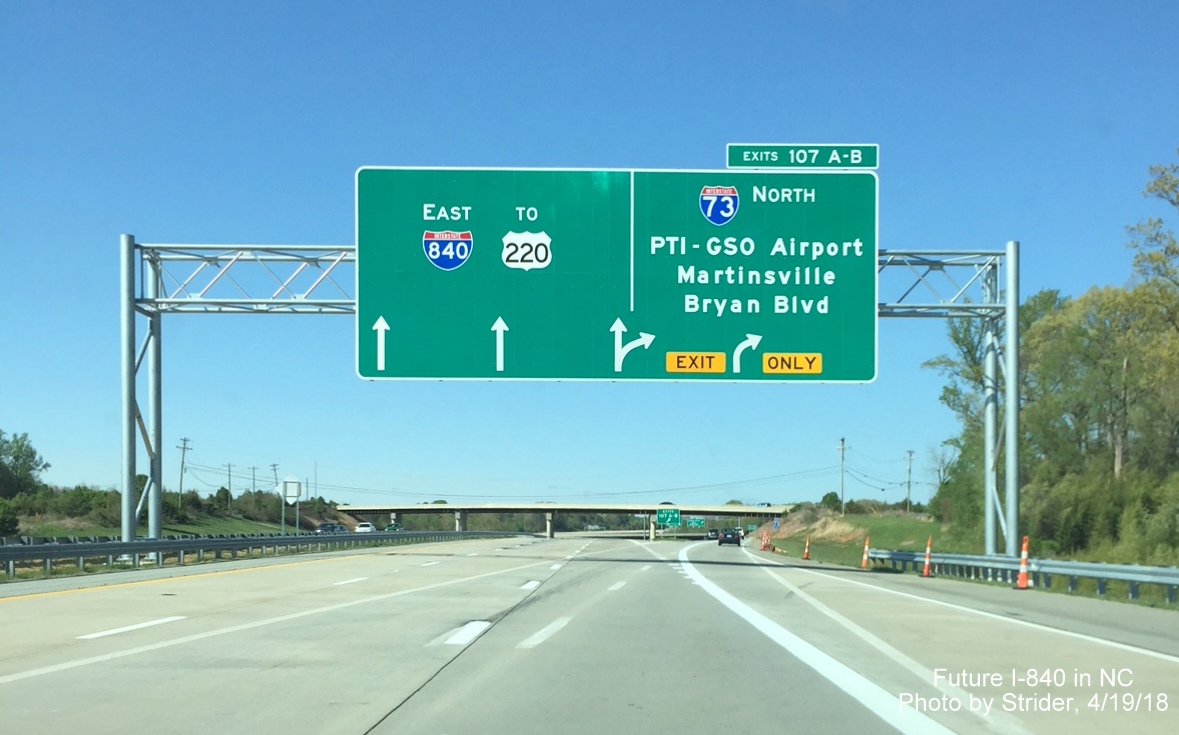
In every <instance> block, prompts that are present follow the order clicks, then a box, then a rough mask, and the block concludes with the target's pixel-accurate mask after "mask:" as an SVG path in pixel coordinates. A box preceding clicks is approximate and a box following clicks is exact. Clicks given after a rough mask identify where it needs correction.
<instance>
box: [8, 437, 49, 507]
mask: <svg viewBox="0 0 1179 735" xmlns="http://www.w3.org/2000/svg"><path fill="white" fill-rule="evenodd" d="M47 469H49V463H48V462H46V461H45V459H44V458H42V457H41V455H40V454H37V450H36V449H34V448H33V444H32V442H30V441H29V435H28V434H14V435H12V436H11V437H8V436H6V435H5V433H4V432H3V431H0V498H11V497H14V496H15V495H16V494H18V493H28V492H33V491H34V490H36V489H37V487H38V486H39V485H40V483H41V479H40V476H41V473H42V472H44V471H45V470H47Z"/></svg>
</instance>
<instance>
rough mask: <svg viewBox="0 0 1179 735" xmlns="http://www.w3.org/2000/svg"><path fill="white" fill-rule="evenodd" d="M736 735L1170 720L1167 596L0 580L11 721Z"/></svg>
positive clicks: (312, 569)
mask: <svg viewBox="0 0 1179 735" xmlns="http://www.w3.org/2000/svg"><path fill="white" fill-rule="evenodd" d="M1172 705H1174V707H1172ZM732 730H736V731H751V732H773V733H779V732H790V733H794V732H798V733H863V734H865V735H868V734H872V733H888V732H894V733H895V732H901V733H931V734H937V733H1069V735H1081V734H1082V733H1111V732H1119V733H1120V732H1135V733H1155V732H1157V733H1173V732H1176V731H1179V614H1177V613H1176V612H1173V611H1168V610H1153V609H1148V608H1142V607H1136V606H1129V605H1119V604H1115V603H1111V602H1106V601H1098V600H1090V599H1083V598H1071V597H1067V596H1063V595H1050V594H1043V593H1037V592H1028V591H1024V592H1019V591H1015V590H1011V589H1006V588H1000V587H989V586H983V585H978V584H971V583H967V582H959V581H953V580H940V579H920V578H917V577H914V576H912V575H908V576H900V575H889V574H878V573H868V572H860V571H859V570H845V569H833V568H830V567H823V566H820V565H814V564H810V563H806V562H800V561H797V560H789V559H784V558H782V557H773V556H771V555H769V554H763V553H760V552H756V551H751V550H750V549H749V548H748V547H746V548H737V547H733V546H724V547H718V546H717V545H716V544H715V543H711V542H708V543H702V542H695V541H692V542H673V541H656V542H638V541H634V540H627V539H610V538H606V539H601V538H599V539H589V538H577V539H556V540H545V539H534V538H519V539H507V540H477V541H463V542H454V543H445V544H433V545H428V546H426V545H423V546H413V547H398V548H391V549H375V550H366V551H363V552H342V553H334V554H322V555H311V556H301V557H287V558H283V559H279V560H274V559H271V560H267V561H265V562H263V563H259V562H258V561H252V562H241V563H221V564H216V565H212V564H211V565H204V566H200V567H196V568H186V569H184V570H144V571H142V572H135V573H126V574H120V575H102V576H100V577H91V578H85V579H72V580H47V581H44V582H26V583H16V584H9V585H3V586H0V731H2V732H4V733H8V732H11V733H60V732H82V733H96V734H97V733H141V732H158V733H194V734H197V733H199V734H200V735H208V733H217V734H218V735H223V734H231V733H243V734H245V733H248V734H250V735H255V734H257V733H271V732H289V733H345V734H347V735H361V734H366V733H376V734H380V735H392V734H393V733H397V734H399V735H400V734H401V733H411V734H412V733H431V734H432V735H444V734H446V733H451V734H453V735H459V734H464V733H480V735H486V734H494V733H513V734H519V735H528V734H531V733H537V734H539V733H544V734H545V735H550V734H551V733H562V734H566V733H569V734H575V733H611V734H612V735H617V734H618V733H669V734H670V733H677V734H679V733H709V734H713V733H716V732H718V731H732Z"/></svg>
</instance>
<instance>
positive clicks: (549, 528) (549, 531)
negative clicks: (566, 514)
mask: <svg viewBox="0 0 1179 735" xmlns="http://www.w3.org/2000/svg"><path fill="white" fill-rule="evenodd" d="M555 515H557V514H556V513H554V512H552V511H551V510H550V511H548V512H547V513H545V514H544V535H545V537H546V538H556V536H555V535H554V534H553V517H554V516H555Z"/></svg>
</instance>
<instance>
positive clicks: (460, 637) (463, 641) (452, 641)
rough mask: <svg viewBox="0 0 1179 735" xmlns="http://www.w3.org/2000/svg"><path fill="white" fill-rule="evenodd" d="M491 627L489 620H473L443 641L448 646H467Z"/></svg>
mask: <svg viewBox="0 0 1179 735" xmlns="http://www.w3.org/2000/svg"><path fill="white" fill-rule="evenodd" d="M490 627H491V621H489V620H472V621H471V622H469V623H467V624H466V625H464V626H463V627H461V628H459V629H458V630H456V631H455V632H454V635H452V636H451V637H449V638H447V639H446V640H445V641H443V643H445V644H446V645H448V646H465V645H467V644H468V643H470V642H471V641H473V640H475V639H476V638H478V637H479V636H481V635H483V631H485V630H487V629H488V628H490Z"/></svg>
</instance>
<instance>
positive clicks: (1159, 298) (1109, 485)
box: [927, 163, 1179, 565]
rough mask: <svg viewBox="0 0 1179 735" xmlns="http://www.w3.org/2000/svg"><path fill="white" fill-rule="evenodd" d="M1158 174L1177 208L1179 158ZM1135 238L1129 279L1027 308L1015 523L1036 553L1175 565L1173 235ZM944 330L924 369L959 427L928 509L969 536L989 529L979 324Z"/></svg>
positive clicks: (1150, 189) (1165, 197)
mask: <svg viewBox="0 0 1179 735" xmlns="http://www.w3.org/2000/svg"><path fill="white" fill-rule="evenodd" d="M1150 173H1151V176H1152V178H1151V180H1150V182H1149V184H1148V185H1147V187H1146V190H1145V192H1144V194H1145V195H1146V196H1147V197H1149V198H1151V199H1154V200H1156V201H1157V202H1161V203H1162V205H1163V207H1162V209H1164V210H1165V211H1166V213H1167V215H1168V216H1172V215H1179V165H1176V164H1174V163H1172V164H1170V165H1162V166H1154V167H1152V168H1151V170H1150ZM1128 236H1129V246H1130V247H1131V248H1132V249H1133V251H1134V261H1133V270H1132V272H1131V273H1127V274H1126V277H1127V282H1126V285H1124V286H1107V287H1101V288H1097V287H1095V288H1093V289H1090V290H1089V291H1088V292H1086V293H1084V294H1082V295H1080V296H1078V297H1075V298H1072V297H1066V296H1062V295H1061V294H1060V292H1058V291H1054V290H1044V291H1040V292H1038V293H1035V294H1032V295H1030V296H1029V297H1027V299H1026V300H1025V301H1024V302H1023V304H1022V305H1021V307H1020V313H1019V319H1020V325H1019V328H1020V374H1019V390H1020V395H1019V404H1020V428H1021V434H1022V441H1021V444H1020V467H1019V473H1020V481H1021V484H1022V487H1021V491H1020V525H1021V528H1020V531H1021V533H1024V534H1027V535H1028V536H1029V537H1030V544H1031V553H1032V554H1033V555H1035V556H1052V557H1057V558H1074V559H1081V560H1092V561H1097V560H1100V561H1108V562H1115V563H1140V564H1152V565H1174V564H1177V563H1179V243H1177V242H1176V239H1175V234H1174V232H1173V231H1172V230H1170V229H1167V228H1166V227H1165V226H1164V222H1163V220H1162V219H1155V218H1150V219H1146V220H1143V221H1142V222H1140V223H1139V224H1137V225H1135V226H1133V227H1130V228H1128ZM949 335H950V340H951V342H952V344H953V351H952V354H949V355H942V356H940V357H937V358H935V359H933V360H931V361H929V363H927V366H928V367H930V368H932V369H934V370H936V371H938V372H939V373H940V374H942V375H943V376H944V377H945V378H946V379H947V383H946V385H945V387H944V388H943V390H942V397H941V400H942V402H943V403H944V404H945V405H946V406H947V407H949V408H950V409H951V410H952V411H953V412H954V413H955V415H956V416H957V417H958V420H959V421H960V423H961V431H960V433H959V434H958V436H956V437H953V438H952V439H950V440H949V441H948V442H946V449H947V450H948V451H947V454H946V455H944V459H945V461H944V462H943V463H941V466H940V467H939V469H940V470H941V472H940V474H941V485H940V487H939V488H938V491H937V493H936V495H935V496H934V498H933V500H932V502H931V504H930V507H931V510H932V511H933V514H934V515H935V517H936V518H937V519H938V520H939V521H941V522H942V523H944V524H947V527H948V529H949V535H950V536H952V537H953V538H957V539H964V540H965V539H971V538H978V537H981V533H982V532H981V528H982V520H983V505H982V494H981V492H980V491H979V487H980V484H981V477H982V465H983V443H982V438H983V400H982V399H983V396H982V390H981V386H982V374H983V360H984V354H985V351H984V344H983V332H982V328H981V325H980V324H979V323H978V322H975V321H970V320H956V321H952V322H951V323H950V325H949ZM999 387H1000V389H1002V387H1003V386H1002V384H1001V383H1000V386H999ZM1004 400H1005V398H1004V397H1003V395H1002V394H1000V396H999V406H1003V405H1004ZM999 467H1000V479H999V487H1000V488H1002V487H1003V482H1004V479H1003V477H1002V469H1003V461H1002V459H1000V464H999Z"/></svg>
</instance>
